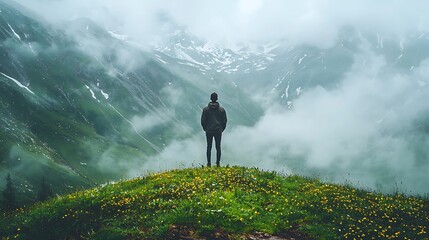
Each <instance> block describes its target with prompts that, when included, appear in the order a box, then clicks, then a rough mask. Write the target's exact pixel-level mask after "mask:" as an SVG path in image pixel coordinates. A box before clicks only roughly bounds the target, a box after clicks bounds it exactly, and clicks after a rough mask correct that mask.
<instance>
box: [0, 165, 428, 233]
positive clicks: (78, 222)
mask: <svg viewBox="0 0 429 240" xmlns="http://www.w3.org/2000/svg"><path fill="white" fill-rule="evenodd" d="M427 226H429V201H428V200H426V199H420V198H415V197H407V196H404V195H400V194H397V195H383V194H378V193H373V192H368V191H363V190H357V189H355V188H352V187H348V186H342V185H333V184H326V183H323V182H321V181H319V180H315V179H308V178H303V177H300V176H293V175H290V176H282V175H279V174H277V173H275V172H266V171H261V170H258V169H256V168H244V167H221V168H194V169H183V170H173V171H169V172H162V173H157V174H151V175H149V176H146V177H141V178H136V179H132V180H128V181H123V182H118V183H111V184H108V185H105V186H100V187H97V188H94V189H91V190H86V191H81V192H76V193H73V194H70V195H64V196H58V197H56V198H54V199H52V200H49V201H47V202H43V203H38V204H36V205H34V206H31V207H28V208H25V209H19V210H17V211H16V212H14V213H11V214H6V213H5V214H3V215H2V219H1V221H0V232H1V237H2V239H206V238H207V239H258V238H259V239H264V238H265V239H268V238H269V237H273V238H275V239H291V238H294V239H428V238H429V233H428V232H427V230H428V229H427V228H428V227H427Z"/></svg>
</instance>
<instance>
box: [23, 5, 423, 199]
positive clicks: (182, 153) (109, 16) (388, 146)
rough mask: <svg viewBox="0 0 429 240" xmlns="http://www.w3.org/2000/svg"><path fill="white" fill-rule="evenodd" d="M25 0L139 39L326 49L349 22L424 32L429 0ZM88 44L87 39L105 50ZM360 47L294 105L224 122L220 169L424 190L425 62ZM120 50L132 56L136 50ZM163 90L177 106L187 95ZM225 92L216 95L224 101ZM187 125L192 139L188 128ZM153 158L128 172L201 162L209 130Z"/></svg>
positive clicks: (137, 120)
mask: <svg viewBox="0 0 429 240" xmlns="http://www.w3.org/2000/svg"><path fill="white" fill-rule="evenodd" d="M18 2H20V3H21V4H23V5H25V6H27V7H29V8H31V9H33V10H34V11H35V12H37V13H39V14H41V15H43V16H44V17H45V18H46V19H47V20H48V21H51V22H52V23H58V22H61V21H67V20H72V19H77V18H80V17H88V18H90V19H92V20H94V21H95V22H97V23H98V24H100V25H101V26H103V27H104V28H106V29H107V30H110V31H113V32H115V33H118V34H123V35H127V36H129V38H130V39H132V41H135V42H137V43H139V44H143V45H156V44H157V43H158V42H160V41H162V40H163V39H164V37H165V36H166V35H167V34H168V33H169V32H170V31H171V29H174V28H175V27H184V28H186V29H187V30H188V31H189V32H191V33H192V34H195V35H196V36H197V37H199V38H201V39H204V40H206V41H209V42H212V43H214V44H217V45H220V46H224V47H230V48H234V46H237V45H243V44H250V43H255V42H256V43H267V42H275V41H280V40H281V41H284V42H287V43H288V44H289V45H292V46H299V45H310V46H313V47H316V48H321V49H328V48H330V47H332V46H333V45H334V44H336V43H337V40H338V37H339V32H340V31H341V29H343V28H344V27H353V28H355V29H358V31H362V32H371V33H375V34H379V35H388V36H393V37H394V38H397V39H403V38H406V37H407V36H410V35H413V34H418V33H421V32H426V31H427V30H428V29H429V19H428V15H427V13H426V12H427V11H426V9H428V7H429V2H427V1H419V0H414V1H408V2H404V1H399V0H396V1H387V0H382V1H377V2H374V1H370V0H364V1H358V2H356V1H355V2H351V1H341V0H327V1H317V0H305V1H299V2H296V1H283V0H266V1H263V0H236V1H230V0H220V1H198V0H187V1H180V2H179V1H138V0H128V1H121V2H119V1H115V0H94V1H83V0H82V1H76V0H33V1H31V2H29V1H24V0H19V1H18ZM93 44H94V43H93V42H91V45H86V46H87V48H88V49H98V48H97V47H94V46H93ZM398 44H399V42H398ZM95 45H96V43H95ZM99 52H102V51H101V50H100V51H99ZM357 52H358V53H357V54H355V56H354V59H353V62H354V63H353V65H352V67H351V69H350V70H349V71H348V72H347V73H346V74H344V76H343V77H342V78H341V79H340V81H339V83H338V84H337V86H336V87H334V88H329V89H328V88H324V87H321V86H316V87H313V88H307V89H304V92H303V94H302V95H301V96H300V97H299V98H298V99H296V100H295V101H294V104H293V108H292V109H287V108H285V107H284V106H282V105H281V104H272V101H270V100H269V101H268V102H269V103H270V104H269V105H267V106H265V105H263V103H261V105H263V106H265V111H264V114H263V116H262V117H261V118H260V119H259V120H258V122H257V123H256V124H255V125H254V126H239V125H235V126H234V123H232V124H233V127H231V126H228V127H227V130H226V131H225V133H224V135H223V144H222V146H223V158H222V165H226V164H230V165H244V166H249V167H260V168H263V169H269V170H276V171H281V172H284V173H298V174H305V175H311V176H317V177H320V178H322V179H324V180H328V181H333V182H339V183H345V182H351V183H352V184H354V185H356V186H359V187H362V188H369V189H375V190H380V191H387V192H389V191H396V190H399V191H403V192H410V193H418V194H423V193H427V187H426V186H427V185H428V184H429V177H427V172H428V170H429V159H428V157H429V137H428V136H429V135H428V131H429V130H428V129H429V128H428V124H427V121H428V119H429V106H428V105H427V103H426V102H427V99H428V97H429V88H428V79H429V60H426V59H424V60H422V61H421V62H419V63H418V64H417V65H416V66H415V67H414V68H413V70H412V71H409V72H406V73H404V72H400V71H390V70H389V67H390V63H388V62H387V60H386V59H385V58H384V57H383V56H382V55H380V54H378V53H376V52H375V51H374V49H371V48H370V47H368V46H365V44H362V45H361V46H360V49H359V51H357ZM123 58H124V62H127V60H126V59H128V58H129V56H128V55H124V57H123ZM165 93H166V94H167V95H168V96H170V97H168V98H169V100H168V101H171V102H175V100H171V99H177V98H178V97H180V96H181V95H182V94H183V93H181V92H174V91H171V92H165ZM255 95H257V94H255ZM263 97H264V98H270V96H265V95H264V96H263ZM207 100H208V98H207ZM222 100H223V99H222V93H219V101H220V103H221V105H222ZM255 100H257V101H259V100H260V98H257V99H255ZM261 102H265V101H261ZM205 104H206V103H204V102H202V103H201V104H200V106H201V107H202V106H204V105H205ZM226 110H227V112H228V109H226ZM174 115H175V113H174V112H162V113H161V112H160V113H158V114H155V115H146V116H135V117H134V118H133V119H132V122H133V124H134V125H135V126H137V129H138V131H144V130H146V129H150V128H153V127H155V126H159V125H163V124H165V123H167V122H170V121H171V120H172V119H174ZM197 119H198V116H197V117H196V120H197ZM196 125H198V123H196ZM188 127H189V126H188ZM186 129H187V131H186V132H187V135H189V133H190V132H192V131H191V130H190V129H188V128H186ZM213 152H214V149H213ZM148 158H149V160H148V161H146V162H145V163H144V164H140V165H139V164H137V161H138V160H135V161H131V162H130V163H129V165H127V163H121V164H122V165H121V168H122V169H126V168H129V170H128V176H130V177H132V176H136V175H139V174H142V173H143V172H145V171H159V170H165V169H172V168H177V167H190V166H200V165H203V164H204V162H205V137H204V133H203V132H202V130H201V132H200V133H196V134H191V136H189V137H186V138H185V139H183V138H179V137H178V138H177V139H173V140H172V141H171V143H170V144H169V145H168V146H165V148H164V149H163V150H162V152H160V153H159V154H157V155H154V156H149V157H148ZM103 159H105V161H104V162H102V163H100V164H114V163H113V162H114V160H113V159H112V158H111V157H110V155H109V154H107V153H106V157H105V158H103ZM106 159H107V160H106ZM112 169H113V168H112Z"/></svg>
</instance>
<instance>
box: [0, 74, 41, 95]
mask: <svg viewBox="0 0 429 240" xmlns="http://www.w3.org/2000/svg"><path fill="white" fill-rule="evenodd" d="M0 74H1V75H3V76H4V77H6V78H8V79H10V80H12V81H13V82H14V83H16V84H17V85H18V86H19V87H21V88H24V89H25V90H27V91H28V92H29V93H31V94H34V92H33V91H31V90H30V89H29V88H28V87H26V86H24V85H22V84H21V83H20V82H19V81H18V80H16V79H15V78H13V77H10V76H8V75H6V74H4V73H2V72H0Z"/></svg>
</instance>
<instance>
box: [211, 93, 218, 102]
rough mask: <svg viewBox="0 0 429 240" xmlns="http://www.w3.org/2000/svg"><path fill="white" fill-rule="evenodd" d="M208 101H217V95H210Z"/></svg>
mask: <svg viewBox="0 0 429 240" xmlns="http://www.w3.org/2000/svg"><path fill="white" fill-rule="evenodd" d="M210 100H212V102H216V101H217V93H215V92H214V93H212V94H211V95H210Z"/></svg>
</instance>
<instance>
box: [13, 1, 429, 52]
mask: <svg viewBox="0 0 429 240" xmlns="http://www.w3.org/2000/svg"><path fill="white" fill-rule="evenodd" d="M18 2H20V3H21V4H23V5H25V6H27V7H30V8H31V9H33V10H34V11H36V12H38V13H39V14H40V15H42V16H44V17H45V18H48V19H50V20H51V21H52V22H58V21H59V20H70V19H75V18H78V17H89V18H91V19H93V20H95V21H96V22H98V23H99V24H101V25H102V26H104V27H105V28H107V29H109V30H114V31H118V32H122V33H124V34H126V35H129V36H131V37H133V38H134V39H136V40H138V41H140V42H144V43H153V42H157V41H159V39H160V38H162V36H163V35H165V34H166V32H168V31H169V25H168V24H166V20H167V19H170V20H172V21H173V22H174V23H175V24H177V25H179V26H184V27H186V28H188V29H189V30H190V32H192V33H194V34H196V35H197V36H198V37H200V38H203V39H205V40H208V41H211V42H215V43H221V44H225V45H229V46H231V45H235V44H238V43H248V42H255V41H256V42H258V41H275V40H279V39H285V40H287V41H288V42H290V43H291V44H293V45H296V44H310V45H314V46H319V47H329V46H331V45H332V44H334V43H335V41H336V39H337V35H338V32H339V30H340V29H342V28H343V27H344V26H351V27H356V28H357V29H360V30H362V31H372V32H379V33H380V34H387V35H391V34H393V35H399V36H402V35H406V34H409V33H410V32H414V31H415V30H419V31H425V30H428V27H429V17H428V15H427V13H426V11H425V9H427V8H428V7H429V3H428V2H426V1H420V0H414V1H408V2H404V1H398V0H394V1H387V0H382V1H376V2H375V1H371V0H363V1H356V2H350V1H341V0H327V1H316V0H304V1H292V0H265V1H262V0H233V1H231V0H219V1H200V0H184V1H180V2H178V1H171V0H170V1H155V0H147V1H138V0H127V1H120V2H118V1H115V0H93V1H83V0H77V1H76V0H34V1H24V0H18Z"/></svg>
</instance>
